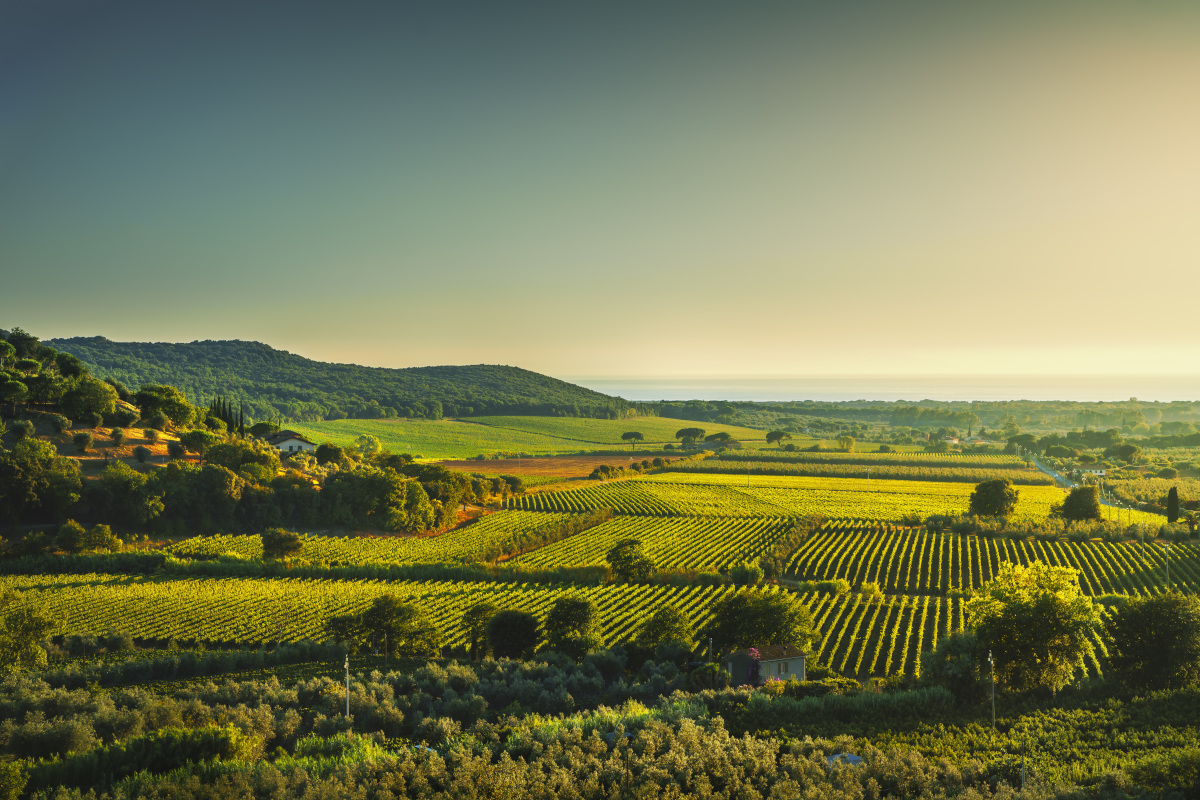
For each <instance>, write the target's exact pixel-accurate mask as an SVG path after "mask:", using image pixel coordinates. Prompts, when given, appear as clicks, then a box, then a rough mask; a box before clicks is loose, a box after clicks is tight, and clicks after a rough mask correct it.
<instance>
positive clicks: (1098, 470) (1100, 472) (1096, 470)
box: [1075, 467, 1105, 478]
mask: <svg viewBox="0 0 1200 800" xmlns="http://www.w3.org/2000/svg"><path fill="white" fill-rule="evenodd" d="M1075 471H1076V472H1078V473H1079V474H1080V475H1096V476H1098V477H1101V478H1103V477H1104V476H1105V470H1104V467H1076V468H1075Z"/></svg>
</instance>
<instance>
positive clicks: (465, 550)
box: [167, 511, 571, 564]
mask: <svg viewBox="0 0 1200 800" xmlns="http://www.w3.org/2000/svg"><path fill="white" fill-rule="evenodd" d="M570 516H571V515H569V514H562V513H558V514H544V513H532V512H524V511H502V512H500V513H498V514H491V515H489V516H486V517H484V518H483V519H481V520H479V521H478V522H475V523H473V524H471V525H467V526H466V527H463V528H458V529H456V530H453V531H450V532H449V533H444V534H442V535H440V536H421V537H415V536H302V540H303V542H304V550H303V554H302V556H303V558H304V559H306V560H308V561H316V562H326V563H329V564H432V563H441V562H447V561H457V560H460V559H464V558H468V559H469V558H475V557H478V556H480V555H481V554H484V553H487V552H489V551H490V550H492V549H494V548H496V547H498V546H500V545H503V544H504V543H506V542H508V541H511V540H513V539H516V538H519V537H522V536H523V535H526V534H529V533H532V532H534V531H537V530H539V529H541V528H544V527H546V526H549V525H554V524H557V523H559V522H562V521H564V520H566V519H567V518H568V517H570ZM167 550H168V552H170V553H171V554H172V555H175V556H178V557H180V558H211V557H214V556H220V555H225V554H233V555H236V556H239V557H241V558H261V557H262V538H261V537H259V536H258V535H257V534H255V535H248V536H231V535H219V536H197V537H193V538H191V539H185V540H184V541H182V542H179V543H178V544H175V545H171V546H170V547H168V548H167Z"/></svg>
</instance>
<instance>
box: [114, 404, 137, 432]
mask: <svg viewBox="0 0 1200 800" xmlns="http://www.w3.org/2000/svg"><path fill="white" fill-rule="evenodd" d="M106 420H107V421H109V422H111V423H112V424H113V425H114V426H115V427H118V428H128V427H130V426H131V425H133V423H135V422H137V421H138V414H137V412H136V411H130V410H129V409H128V408H118V409H117V410H116V411H114V412H113V413H111V414H109V415H108V417H107V418H106Z"/></svg>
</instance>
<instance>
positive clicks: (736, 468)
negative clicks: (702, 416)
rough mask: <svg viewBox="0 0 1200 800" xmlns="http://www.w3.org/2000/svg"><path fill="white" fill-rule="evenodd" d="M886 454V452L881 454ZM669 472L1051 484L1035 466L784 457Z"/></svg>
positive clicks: (698, 464) (716, 461)
mask: <svg viewBox="0 0 1200 800" xmlns="http://www.w3.org/2000/svg"><path fill="white" fill-rule="evenodd" d="M885 455H890V454H885ZM671 469H672V471H673V472H690V473H714V474H718V475H797V476H807V477H814V478H865V477H866V476H867V473H868V470H869V471H870V476H871V477H872V479H888V480H913V481H958V482H962V483H970V484H976V483H982V482H983V481H992V480H997V479H999V480H1004V479H1007V480H1010V481H1012V482H1013V483H1014V484H1017V485H1025V486H1053V485H1054V479H1053V478H1051V477H1050V476H1049V475H1047V474H1046V473H1044V472H1042V471H1040V470H1036V469H1024V468H1022V469H1020V470H1016V469H984V468H978V467H941V466H924V465H922V466H912V465H908V464H889V463H882V464H876V465H872V466H870V467H865V466H858V465H854V464H827V463H821V462H813V463H808V462H799V463H792V462H786V461H779V460H775V461H750V460H746V459H738V460H736V461H733V460H726V459H723V458H710V459H706V460H704V461H692V462H688V463H685V464H679V465H676V466H673V467H672V468H671Z"/></svg>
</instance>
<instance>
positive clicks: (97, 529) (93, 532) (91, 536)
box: [81, 525, 125, 553]
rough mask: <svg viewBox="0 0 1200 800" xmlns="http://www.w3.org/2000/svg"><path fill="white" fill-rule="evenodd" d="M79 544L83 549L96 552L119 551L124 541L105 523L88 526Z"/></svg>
mask: <svg viewBox="0 0 1200 800" xmlns="http://www.w3.org/2000/svg"><path fill="white" fill-rule="evenodd" d="M81 544H82V546H83V549H84V550H87V551H89V552H98V553H116V552H120V551H121V550H122V549H123V548H124V546H125V543H124V542H122V541H121V540H120V538H119V537H118V536H117V535H116V534H115V533H113V532H112V528H110V527H108V526H107V525H93V526H92V527H91V528H88V530H87V532H86V533H84V535H83V539H82V542H81Z"/></svg>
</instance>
